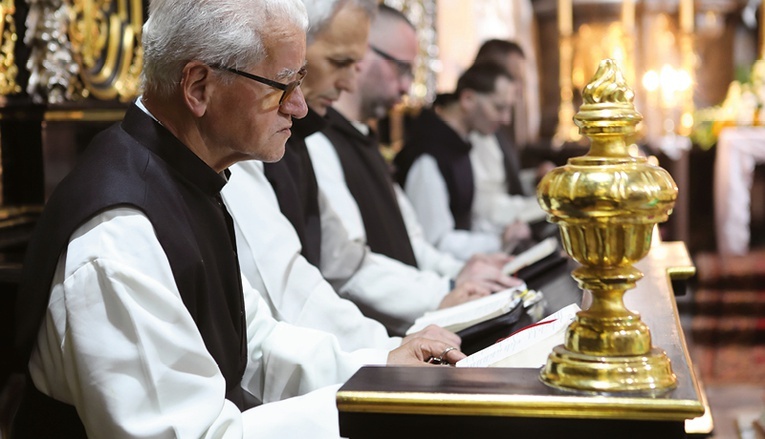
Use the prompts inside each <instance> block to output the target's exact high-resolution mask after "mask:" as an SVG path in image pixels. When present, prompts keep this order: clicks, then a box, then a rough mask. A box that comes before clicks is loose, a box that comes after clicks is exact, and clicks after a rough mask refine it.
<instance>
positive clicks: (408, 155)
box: [394, 109, 474, 230]
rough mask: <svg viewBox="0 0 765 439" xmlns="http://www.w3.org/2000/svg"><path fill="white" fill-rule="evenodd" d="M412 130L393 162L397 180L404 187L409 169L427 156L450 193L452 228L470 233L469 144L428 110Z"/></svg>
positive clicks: (422, 112)
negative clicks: (433, 160)
mask: <svg viewBox="0 0 765 439" xmlns="http://www.w3.org/2000/svg"><path fill="white" fill-rule="evenodd" d="M411 126H412V128H413V129H412V132H411V134H410V135H407V136H406V141H405V143H404V147H403V148H402V149H401V151H400V152H399V153H398V155H396V158H395V160H394V163H395V165H396V179H397V180H398V181H399V183H400V184H401V185H402V186H405V184H406V177H407V174H408V173H409V169H410V168H411V167H412V164H413V163H414V161H415V160H417V158H418V157H419V156H421V155H423V154H428V155H430V156H432V157H433V158H435V159H436V163H438V169H439V170H440V171H441V175H442V176H443V178H444V181H445V182H446V188H447V189H448V190H449V209H450V210H451V212H452V216H453V217H454V227H455V228H456V229H460V230H470V228H471V223H472V220H471V209H472V206H473V192H474V182H473V168H472V165H471V163H470V148H471V145H470V142H468V141H466V140H464V139H462V137H460V135H459V134H458V133H457V132H456V131H454V130H453V129H452V127H450V126H449V125H448V124H447V123H446V122H444V121H443V119H441V118H440V117H439V116H438V115H437V114H436V113H435V112H434V111H433V110H430V109H423V110H422V111H421V112H420V114H419V116H418V117H417V118H416V119H415V120H414V121H413V123H412V125H411Z"/></svg>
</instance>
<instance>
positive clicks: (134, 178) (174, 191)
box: [14, 105, 247, 438]
mask: <svg viewBox="0 0 765 439" xmlns="http://www.w3.org/2000/svg"><path fill="white" fill-rule="evenodd" d="M225 182H226V178H225V177H224V176H222V175H220V174H218V173H216V172H214V171H213V170H212V169H211V168H210V167H209V166H207V165H206V164H205V163H204V162H203V161H202V160H200V159H199V158H198V157H197V156H196V155H194V154H193V153H192V152H191V151H190V150H189V149H188V148H187V147H186V146H185V145H183V144H182V143H181V142H180V141H179V140H178V139H177V138H175V137H174V136H173V135H172V134H171V133H170V132H168V131H167V130H166V129H165V128H163V127H162V126H161V125H160V124H159V123H157V122H155V121H154V120H153V119H151V118H150V117H149V116H147V115H146V114H145V113H144V112H143V111H141V110H140V109H139V108H138V107H136V106H135V105H133V106H132V107H130V109H129V110H128V112H127V114H126V115H125V119H124V120H123V122H122V123H121V124H115V125H114V126H112V127H111V128H109V129H108V130H107V131H105V132H103V133H101V134H99V135H98V136H97V137H96V138H95V139H94V140H93V142H92V143H91V144H90V146H89V147H88V148H87V149H86V151H85V152H84V153H83V156H82V157H81V159H80V160H79V163H78V164H77V166H76V167H75V168H74V170H72V172H71V173H70V174H69V175H68V176H67V177H66V178H65V179H64V180H63V181H62V182H61V183H60V184H59V185H58V187H57V188H56V190H55V192H54V193H53V195H52V196H51V198H50V200H49V201H48V203H47V205H46V208H45V211H44V213H43V215H42V216H41V218H40V221H39V223H38V226H37V229H36V232H35V234H34V237H33V238H32V240H31V242H30V244H29V249H28V251H27V255H26V260H25V263H24V274H23V282H22V289H21V291H20V294H19V300H18V304H17V313H16V335H17V346H18V352H20V354H21V358H20V360H21V364H24V365H26V363H27V362H28V360H29V355H30V351H31V349H32V347H33V345H34V344H35V342H36V338H37V332H38V330H39V327H40V324H41V322H42V320H43V317H44V315H45V312H46V309H47V306H48V300H49V297H50V287H51V281H52V278H53V275H54V272H55V268H56V265H57V263H58V258H59V256H60V254H61V252H62V251H63V250H64V249H66V247H67V245H68V243H69V239H70V236H71V234H72V233H73V232H74V231H75V230H76V229H77V228H78V227H79V226H80V225H82V224H83V223H84V222H86V221H87V220H89V219H90V218H92V217H93V216H95V215H97V214H99V213H101V212H103V211H105V210H108V209H111V208H114V207H118V206H130V207H135V208H137V209H140V210H141V211H143V212H144V213H145V214H146V216H147V217H148V218H149V220H150V221H151V223H152V225H153V227H154V229H155V231H156V233H157V238H158V240H159V243H160V244H161V246H162V248H163V249H164V251H165V253H166V254H167V257H168V260H169V262H170V267H171V269H172V272H173V277H174V279H175V282H176V284H177V286H178V290H179V291H180V294H181V298H182V300H183V303H184V305H185V306H186V308H187V309H188V311H189V313H190V314H191V316H192V317H193V319H194V322H195V323H196V325H197V327H198V328H199V331H200V333H201V335H202V338H203V339H204V342H205V346H206V347H207V349H208V351H209V352H210V354H211V355H212V357H213V358H214V359H215V361H216V363H217V364H218V367H219V368H220V370H221V372H222V374H223V376H224V377H225V379H226V398H227V399H229V400H230V401H232V402H233V403H234V404H236V405H237V406H238V407H239V408H240V409H244V408H245V407H244V402H243V401H244V400H243V391H242V389H241V379H242V375H243V373H244V370H245V368H246V366H247V345H246V323H245V315H244V297H243V292H242V281H241V278H240V271H239V263H238V259H237V255H236V244H235V242H236V241H235V239H234V231H233V223H232V221H231V218H230V216H229V215H228V212H227V211H226V209H225V207H224V205H223V203H222V201H221V198H220V190H221V189H222V188H223V186H224V184H225ZM108 348H109V347H108V346H104V349H108ZM28 382H29V380H28ZM49 419H51V420H52V419H55V420H57V422H58V424H57V423H55V422H49V421H48V420H49ZM14 437H15V438H45V437H56V438H60V437H66V438H72V437H85V436H84V430H83V427H82V423H81V422H80V419H79V417H78V415H77V413H76V411H75V410H74V407H72V406H69V405H67V404H63V403H61V402H59V401H55V400H53V399H52V398H50V397H47V396H45V395H43V394H42V393H40V392H38V391H37V390H36V389H34V386H32V385H31V382H30V385H28V386H27V390H26V393H25V395H24V397H23V399H22V402H21V406H20V408H19V412H18V414H17V416H16V419H15V421H14Z"/></svg>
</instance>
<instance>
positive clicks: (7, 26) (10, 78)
mask: <svg viewBox="0 0 765 439" xmlns="http://www.w3.org/2000/svg"><path fill="white" fill-rule="evenodd" d="M15 13H16V4H15V2H14V0H2V2H1V3H0V95H2V96H6V95H9V94H12V93H18V92H20V91H21V87H19V85H18V84H17V83H16V75H17V74H18V73H19V68H18V66H16V57H15V55H14V50H15V49H16V41H17V40H18V38H19V37H18V34H16V21H15V19H14V14H15Z"/></svg>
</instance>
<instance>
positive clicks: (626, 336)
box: [537, 59, 677, 392]
mask: <svg viewBox="0 0 765 439" xmlns="http://www.w3.org/2000/svg"><path fill="white" fill-rule="evenodd" d="M583 97H584V104H583V105H582V107H581V108H580V110H579V112H578V113H577V114H576V116H574V121H575V123H576V125H577V126H579V129H580V132H581V133H582V134H584V135H585V136H587V137H589V139H590V141H591V145H590V150H589V152H588V153H587V154H586V155H584V156H582V157H577V158H572V159H570V160H569V161H568V164H567V165H565V166H562V167H559V168H555V169H554V170H553V171H551V172H549V173H548V174H547V175H546V176H545V177H544V179H543V180H542V181H541V182H540V184H539V187H538V189H537V198H538V200H539V203H540V205H541V206H542V208H543V209H544V210H545V211H546V212H547V214H548V218H549V220H550V221H551V222H554V223H557V224H558V226H559V227H560V231H561V237H562V241H563V245H564V248H565V249H566V252H568V253H569V254H570V255H571V256H572V257H573V258H574V259H575V260H576V261H577V262H579V263H581V264H582V266H581V267H579V268H577V269H576V270H574V272H573V273H572V276H573V277H574V278H575V279H576V280H577V282H578V283H579V286H580V287H581V288H583V289H584V290H586V291H588V292H590V293H591V295H592V304H591V306H589V308H587V309H585V310H583V311H580V312H579V313H578V315H577V319H576V321H575V322H574V323H572V324H571V326H570V327H569V328H568V331H567V333H566V339H565V344H564V345H560V346H557V347H555V348H554V350H553V352H552V353H551V354H550V357H549V358H548V360H547V364H546V366H545V367H544V368H543V370H542V371H541V379H542V381H543V382H545V383H547V384H549V385H551V386H554V387H558V388H564V389H570V390H584V391H594V392H630V391H647V392H660V391H663V390H666V389H670V388H672V387H674V386H675V383H676V377H675V375H674V374H673V372H672V368H671V365H670V361H669V358H668V357H667V355H666V354H665V353H664V351H663V350H661V349H658V348H655V347H653V346H652V344H651V332H650V330H649V328H648V327H647V326H646V325H645V324H644V323H643V322H642V321H641V319H640V316H639V315H638V314H636V313H634V312H631V311H630V310H628V309H626V307H625V306H624V302H623V296H624V293H625V292H626V291H627V290H629V289H631V288H634V287H635V285H636V282H637V281H638V280H639V279H641V278H642V277H643V274H642V273H641V272H640V271H639V270H637V269H636V268H634V267H633V266H632V264H634V263H635V262H637V261H639V260H640V259H642V258H643V257H645V256H646V255H647V254H648V251H649V249H650V246H651V237H652V233H653V229H654V226H655V225H656V224H657V223H659V222H663V221H666V219H667V217H668V215H669V213H670V212H671V211H672V207H673V206H674V202H675V199H676V196H677V186H676V185H675V182H674V181H673V180H672V177H671V176H670V175H669V173H668V172H666V171H665V170H664V169H662V168H659V167H657V166H653V165H650V164H649V163H648V161H647V160H646V159H645V158H644V157H632V156H630V154H629V150H628V143H627V142H626V141H625V139H626V138H629V137H630V136H632V135H633V134H634V133H635V129H636V125H637V124H638V123H639V122H640V120H641V119H642V116H641V115H640V114H639V113H638V112H637V111H636V110H635V107H634V105H633V100H634V93H633V91H632V90H631V89H630V88H629V87H628V86H627V84H626V83H625V81H624V77H623V76H622V73H621V71H620V70H619V69H618V68H617V66H616V63H615V62H614V61H613V60H610V59H607V60H604V61H602V62H601V64H600V66H599V68H598V71H597V72H596V73H595V76H594V78H593V79H592V81H591V82H590V83H589V84H588V85H587V86H586V87H585V89H584V92H583Z"/></svg>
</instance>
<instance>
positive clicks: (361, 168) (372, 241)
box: [323, 108, 417, 267]
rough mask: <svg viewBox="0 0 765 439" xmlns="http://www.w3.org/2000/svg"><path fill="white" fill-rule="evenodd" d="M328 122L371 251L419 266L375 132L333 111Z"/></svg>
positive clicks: (331, 140)
mask: <svg viewBox="0 0 765 439" xmlns="http://www.w3.org/2000/svg"><path fill="white" fill-rule="evenodd" d="M327 122H328V123H327V127H326V128H325V129H324V130H323V133H324V135H326V136H327V138H328V139H329V140H330V142H331V143H332V146H334V148H335V151H337V155H338V157H339V158H340V164H341V165H342V167H343V173H344V174H345V183H346V184H347V186H348V189H349V190H350V192H351V195H353V198H354V199H355V200H356V204H357V205H358V206H359V211H360V212H361V219H362V220H363V221H364V230H365V231H366V235H367V243H368V244H369V248H371V249H372V251H374V252H375V253H381V254H384V255H386V256H388V257H391V258H393V259H397V260H399V261H401V262H403V263H405V264H409V265H411V266H413V267H416V266H417V260H416V259H415V256H414V250H413V249H412V243H411V241H409V234H408V233H407V231H406V224H405V223H404V218H403V217H402V216H401V210H400V209H399V206H398V201H397V200H396V194H395V192H394V189H393V181H392V179H391V176H390V173H389V171H388V166H387V165H386V163H385V159H383V157H382V155H381V154H380V149H379V144H378V142H377V138H376V137H375V135H374V133H373V132H372V131H371V130H370V135H368V136H365V135H364V134H362V133H361V132H360V131H359V130H357V129H356V128H355V127H354V126H353V124H351V122H350V121H348V119H346V118H345V117H344V116H343V115H341V114H340V113H338V112H337V111H335V110H334V109H332V108H330V109H329V111H328V112H327Z"/></svg>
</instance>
